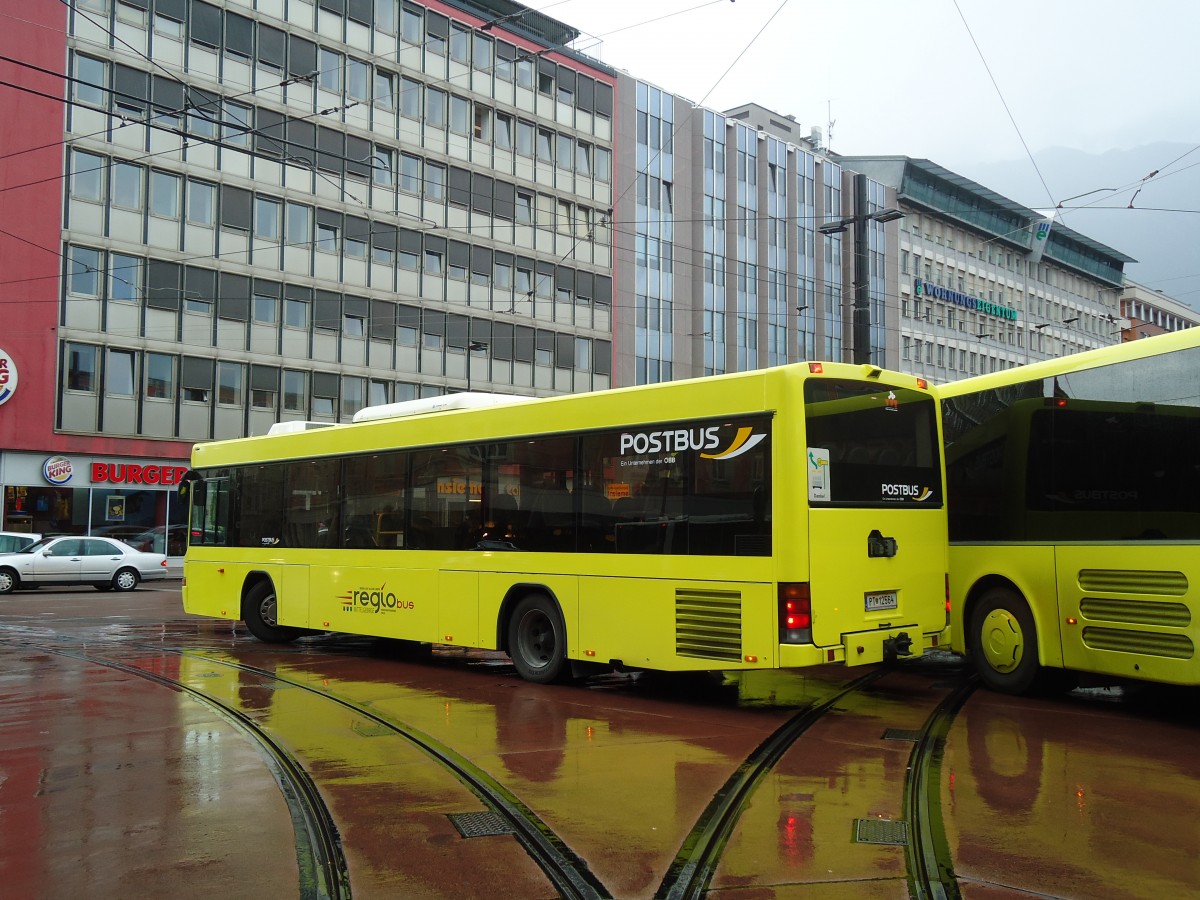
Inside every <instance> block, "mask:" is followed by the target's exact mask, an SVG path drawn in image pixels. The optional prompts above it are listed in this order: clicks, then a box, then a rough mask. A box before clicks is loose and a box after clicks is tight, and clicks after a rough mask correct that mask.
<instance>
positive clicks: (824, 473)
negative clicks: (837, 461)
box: [808, 447, 829, 502]
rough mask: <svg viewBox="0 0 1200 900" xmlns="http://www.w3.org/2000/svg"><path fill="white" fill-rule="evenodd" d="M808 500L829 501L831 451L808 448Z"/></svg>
mask: <svg viewBox="0 0 1200 900" xmlns="http://www.w3.org/2000/svg"><path fill="white" fill-rule="evenodd" d="M808 499H809V502H817V501H826V500H828V499H829V451H828V450H825V449H822V448H820V447H809V448H808Z"/></svg>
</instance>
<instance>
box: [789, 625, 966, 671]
mask: <svg viewBox="0 0 1200 900" xmlns="http://www.w3.org/2000/svg"><path fill="white" fill-rule="evenodd" d="M941 646H944V642H943V635H942V634H939V633H937V632H935V633H932V634H925V633H923V632H922V631H921V630H920V627H919V626H916V625H898V626H896V627H894V628H887V629H880V630H878V631H856V632H851V633H849V634H843V635H842V642H841V643H840V644H833V645H831V646H825V647H818V646H814V645H812V644H795V645H792V644H784V645H783V646H781V647H780V648H779V665H780V667H781V668H800V667H803V666H819V665H823V664H827V663H845V664H846V665H847V666H863V665H868V664H871V663H881V662H884V661H885V660H890V659H915V658H917V657H919V656H921V655H923V654H924V653H925V652H926V651H929V650H934V649H937V648H938V647H941ZM905 648H907V650H908V652H907V653H902V652H898V651H902V650H904V649H905Z"/></svg>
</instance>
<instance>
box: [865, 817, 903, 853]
mask: <svg viewBox="0 0 1200 900" xmlns="http://www.w3.org/2000/svg"><path fill="white" fill-rule="evenodd" d="M854 841H855V843H858V844H900V845H902V846H903V845H904V844H907V843H908V823H907V822H905V821H904V820H903V819H855V820H854Z"/></svg>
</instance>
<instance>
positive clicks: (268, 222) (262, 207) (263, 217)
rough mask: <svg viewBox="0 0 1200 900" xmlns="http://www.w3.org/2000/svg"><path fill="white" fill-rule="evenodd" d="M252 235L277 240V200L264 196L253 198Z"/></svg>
mask: <svg viewBox="0 0 1200 900" xmlns="http://www.w3.org/2000/svg"><path fill="white" fill-rule="evenodd" d="M254 236H255V237H256V238H258V239H259V240H263V241H271V242H273V243H276V242H278V241H279V202H278V201H276V200H270V199H268V198H266V197H256V198H255V200H254Z"/></svg>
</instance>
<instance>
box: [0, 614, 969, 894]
mask: <svg viewBox="0 0 1200 900" xmlns="http://www.w3.org/2000/svg"><path fill="white" fill-rule="evenodd" d="M55 638H59V635H54V634H45V633H40V634H38V635H37V636H36V638H34V637H33V636H32V635H31V636H28V637H26V638H24V639H0V644H7V645H8V646H10V647H20V648H23V649H26V650H36V651H41V652H45V653H51V654H56V655H59V656H64V657H69V658H74V659H78V660H82V661H86V662H88V663H91V664H95V665H100V666H104V667H107V668H111V669H113V670H116V671H121V672H124V673H127V674H130V675H134V676H137V677H140V678H145V679H147V680H149V681H152V682H155V683H158V684H160V685H162V686H165V687H168V688H171V689H173V690H178V691H182V692H185V693H187V694H188V695H189V696H191V697H193V698H195V699H196V700H198V701H199V702H202V703H204V704H205V705H207V706H209V707H210V708H212V709H214V710H215V711H217V712H218V713H219V714H220V715H222V716H223V717H224V718H226V719H227V720H228V721H230V722H231V723H233V724H234V725H235V727H237V728H238V730H239V731H241V732H242V733H243V734H245V735H246V736H247V737H248V738H249V739H251V740H252V741H253V742H254V744H255V745H256V746H258V747H259V748H261V749H260V752H261V754H262V755H263V756H264V758H266V759H267V760H268V765H269V767H270V769H271V771H272V774H273V776H274V777H275V779H276V781H277V783H278V784H279V786H280V789H281V791H282V792H283V795H284V798H285V800H286V802H287V804H288V809H289V812H290V813H291V815H292V819H293V824H294V828H295V831H296V843H297V859H298V862H299V864H300V866H301V879H300V882H301V897H302V898H303V900H309V898H317V900H323V898H325V897H331V898H341V897H349V896H350V883H349V872H348V869H347V867H346V861H345V858H344V855H343V853H342V848H341V844H340V838H339V837H338V832H337V828H336V825H335V824H334V820H333V817H332V815H331V813H330V811H329V809H328V808H327V807H326V805H325V803H324V802H323V800H322V799H321V796H320V791H319V789H318V787H317V785H316V784H315V783H314V782H313V781H312V780H311V778H309V776H308V775H307V774H306V773H305V771H304V768H303V766H302V764H301V763H300V761H299V760H297V759H296V758H295V757H294V756H292V755H291V754H290V753H289V752H288V751H287V750H286V749H285V748H284V747H282V746H281V745H280V744H279V743H278V742H277V741H275V740H274V739H273V738H271V736H270V735H269V734H268V733H267V732H266V730H264V729H263V727H262V726H261V725H260V724H259V723H258V722H256V721H255V720H254V719H253V718H252V717H251V716H249V715H247V714H246V713H244V712H242V711H241V710H240V709H238V708H237V707H236V706H234V705H232V704H229V703H228V702H226V701H223V700H221V699H219V698H217V697H213V696H211V695H210V694H208V693H206V692H205V691H204V690H203V689H202V688H199V687H196V686H194V685H192V684H188V683H186V682H184V681H180V680H176V679H173V678H171V677H168V676H165V675H162V674H160V673H158V672H155V671H149V670H147V669H145V668H142V667H141V666H139V665H134V664H131V663H128V662H122V661H120V660H117V659H112V658H109V656H108V655H106V654H104V653H102V652H98V651H97V650H96V649H95V647H96V644H97V643H105V644H108V643H110V641H108V640H104V639H101V641H99V642H97V641H95V640H90V641H85V642H82V643H83V645H84V646H83V647H70V646H61V645H51V644H47V643H46V642H47V641H50V642H51V643H53V641H54V640H55ZM111 644H112V646H113V647H114V648H119V650H120V651H122V652H140V653H143V654H149V653H153V654H156V655H157V656H159V657H162V656H167V655H171V656H177V657H180V658H189V659H192V660H194V661H197V662H201V663H203V664H205V665H209V666H214V667H221V668H228V669H230V670H234V671H236V672H238V673H241V674H243V675H249V676H253V677H254V678H256V679H262V680H263V682H264V684H274V685H280V686H287V687H289V688H294V689H299V690H302V691H305V692H307V693H309V694H312V695H315V696H318V697H321V698H324V700H326V701H328V702H330V703H333V704H335V705H337V706H338V707H340V708H342V709H344V710H348V711H350V712H352V713H353V714H354V715H355V716H358V717H361V718H362V719H363V720H364V721H365V722H367V723H370V724H372V725H373V726H376V727H378V728H380V729H383V730H386V731H387V732H388V733H392V734H395V735H397V736H399V737H401V738H403V739H404V740H406V741H407V742H408V743H409V744H411V745H412V746H413V747H415V748H416V749H418V750H419V751H420V752H422V753H424V754H425V755H427V756H428V757H430V758H431V759H432V760H434V761H435V762H436V763H437V764H439V765H440V766H441V767H443V768H444V769H445V770H446V771H448V772H449V773H451V774H452V775H453V776H454V777H455V778H456V779H457V780H458V781H459V782H460V783H461V784H463V785H464V786H465V787H467V788H468V790H470V791H471V792H472V793H473V794H474V795H475V796H476V797H477V798H478V799H479V800H480V802H481V803H482V804H483V805H484V806H485V807H486V809H487V810H488V812H490V813H492V814H493V815H495V816H496V817H498V818H499V819H500V820H501V821H502V822H503V823H504V824H505V825H506V826H507V828H508V829H509V831H510V832H511V834H512V835H513V837H514V838H515V839H516V841H517V842H518V843H519V844H520V846H521V847H522V849H523V850H524V851H525V853H526V854H527V855H528V856H529V858H530V859H531V860H532V861H533V862H534V863H535V865H537V866H538V868H539V869H540V870H541V871H542V872H543V873H544V875H545V876H546V878H547V879H548V880H549V882H550V883H551V884H552V885H553V887H554V889H555V890H556V891H557V892H558V893H559V895H560V896H562V897H564V898H571V900H573V898H587V900H599V898H611V897H613V896H614V895H613V894H612V893H611V892H610V891H609V890H608V889H607V888H606V887H605V886H604V885H603V884H602V883H601V882H600V880H599V879H598V878H597V877H596V876H595V875H594V874H593V873H592V872H591V871H590V868H589V866H588V864H587V862H586V861H585V860H584V859H582V858H580V857H579V856H578V855H577V854H576V853H575V852H574V851H572V850H571V849H570V847H568V846H567V845H566V843H565V842H564V841H563V840H562V839H561V838H560V837H558V836H557V835H556V834H555V833H554V832H553V830H552V829H551V828H550V827H549V826H548V825H547V824H546V823H545V822H543V821H542V820H541V818H540V817H539V816H538V815H537V814H536V813H534V812H533V810H532V809H530V808H529V807H528V806H527V805H526V804H525V803H524V802H523V801H522V800H520V798H518V797H517V796H516V795H515V794H513V793H512V791H510V790H509V789H508V788H506V787H505V786H504V785H503V784H501V783H500V782H498V781H496V780H495V779H494V778H493V777H492V776H490V775H489V774H488V773H487V772H485V771H484V770H482V769H481V768H480V767H478V766H476V765H475V764H474V763H472V762H471V761H470V760H469V759H467V758H466V757H465V756H463V755H462V754H460V753H458V752H457V751H456V750H454V749H453V748H452V747H449V746H447V745H446V744H444V743H442V742H441V741H438V740H437V739H435V738H433V737H432V736H430V735H428V734H425V733H423V732H421V731H419V730H418V729H415V728H413V727H412V726H410V725H408V724H407V723H405V722H402V721H399V720H397V719H395V718H393V717H391V716H388V715H386V714H384V713H381V712H379V711H377V710H376V709H374V708H372V707H371V706H370V705H369V704H366V705H364V704H363V703H362V702H359V701H355V700H353V699H351V698H348V697H345V696H341V695H339V694H337V693H336V692H335V691H332V690H330V689H329V687H328V686H323V687H315V686H313V685H311V684H308V683H305V682H303V681H300V680H296V679H292V678H287V677H282V676H280V675H278V674H277V673H276V672H274V671H270V670H268V669H265V668H261V667H258V666H254V665H250V664H247V663H243V662H237V661H233V660H229V659H221V658H219V657H218V656H217V655H216V654H218V653H220V652H221V651H220V650H218V649H216V648H214V649H213V650H212V651H206V650H200V651H197V650H195V649H190V648H183V647H172V646H167V645H164V644H162V643H157V642H155V643H129V642H125V641H121V642H111ZM87 648H92V649H87ZM143 659H144V657H143ZM892 671H894V670H892V669H887V668H880V669H875V670H873V671H871V672H868V673H867V674H866V675H864V676H862V677H860V678H857V679H855V680H854V681H852V682H849V683H847V684H845V685H842V686H841V687H840V688H838V689H836V690H834V691H833V692H832V693H831V694H829V695H828V696H827V697H825V698H824V699H822V700H820V701H818V702H816V703H813V704H812V705H810V706H807V707H805V708H803V709H802V710H799V711H798V712H797V713H796V714H795V715H793V716H792V717H791V718H790V719H788V720H787V721H786V722H785V723H784V724H783V725H781V726H780V727H779V728H777V729H776V730H775V731H774V732H773V733H772V734H770V735H769V736H768V737H767V738H766V739H764V740H763V741H762V742H761V743H760V744H759V745H758V746H757V747H756V748H755V749H754V750H753V751H752V752H751V753H750V754H749V755H748V756H747V757H746V758H745V759H744V760H743V761H742V762H741V763H740V764H739V765H738V766H737V768H736V769H735V771H734V772H733V773H732V774H731V775H730V777H729V778H728V779H727V780H726V782H725V783H724V784H723V785H722V786H721V787H720V788H719V789H718V790H717V791H716V793H715V794H714V796H713V798H712V800H711V801H710V802H709V804H708V805H707V806H706V807H705V809H704V810H703V811H702V813H701V814H700V816H699V817H698V818H697V820H696V823H695V824H694V826H693V827H692V829H691V830H690V831H689V832H688V834H687V835H686V836H685V838H684V839H683V841H682V843H681V845H680V848H679V850H678V851H677V853H676V855H675V858H674V859H673V860H672V862H671V863H670V865H669V866H668V868H667V870H666V872H665V874H664V876H663V878H662V880H661V882H660V884H659V886H658V888H657V890H656V891H655V893H654V894H653V896H654V897H655V898H656V900H658V898H664V900H684V898H688V900H691V898H696V900H699V898H702V897H704V896H705V895H706V893H707V892H708V891H709V889H710V885H711V882H712V880H713V878H714V876H715V875H716V873H717V871H718V869H719V867H720V866H721V864H722V858H723V854H724V852H725V849H726V847H727V845H728V843H729V841H730V839H731V836H732V835H733V834H734V832H735V829H736V828H737V826H738V822H739V820H740V818H741V816H742V814H743V813H744V812H745V811H746V810H747V809H748V808H749V806H750V803H751V800H752V798H753V796H754V794H755V792H756V790H757V788H758V786H759V784H760V783H761V782H762V781H763V779H764V778H766V777H767V776H768V775H769V774H770V773H771V772H772V770H773V769H774V768H775V767H776V766H777V765H778V763H779V762H780V760H781V759H782V758H783V756H784V755H785V754H786V753H788V752H789V751H790V750H791V749H792V748H793V747H794V746H796V744H797V742H799V741H800V739H801V738H802V737H803V736H804V735H805V733H806V732H808V731H809V730H810V729H811V728H812V726H813V725H815V724H816V723H818V722H820V721H821V720H822V719H825V718H826V717H827V716H829V715H830V714H831V713H833V712H836V711H839V710H842V709H844V708H845V706H846V701H848V700H850V699H851V698H852V697H853V695H854V694H856V693H859V692H862V691H865V690H866V689H867V688H869V687H870V686H872V685H873V684H875V683H876V682H877V681H879V680H880V679H882V678H884V677H886V676H887V675H889V674H890V673H891V672H892ZM974 689H975V681H974V680H973V679H972V680H970V681H967V682H964V683H963V684H961V685H959V686H957V687H956V688H954V689H953V690H952V691H951V693H949V694H948V695H947V696H945V697H944V698H943V699H942V700H941V701H940V703H938V705H937V706H936V708H935V709H934V710H933V711H932V712H931V713H930V714H929V715H928V717H927V718H926V720H925V723H924V725H923V727H922V728H921V729H920V732H919V736H918V737H917V739H916V740H915V742H914V746H913V749H912V752H911V754H910V756H909V760H908V766H907V774H906V776H905V783H904V796H903V810H904V813H903V817H904V820H905V823H906V826H907V828H906V841H907V843H906V845H905V848H904V859H905V868H906V874H907V882H908V887H909V895H910V896H911V897H913V898H915V900H926V898H930V900H956V898H959V897H960V896H961V894H960V892H959V889H958V885H957V880H956V878H955V875H954V866H953V860H952V858H951V856H950V852H949V848H948V846H947V843H946V840H945V836H944V831H943V826H942V820H941V817H942V813H941V808H940V796H939V774H940V768H941V757H942V752H943V749H944V746H945V740H946V736H947V734H948V732H949V729H950V726H951V724H952V723H953V721H954V718H955V716H956V715H957V713H958V711H959V710H960V709H961V708H962V706H963V704H964V703H965V702H966V700H967V699H968V697H969V696H970V694H971V693H972V691H973V690H974Z"/></svg>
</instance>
